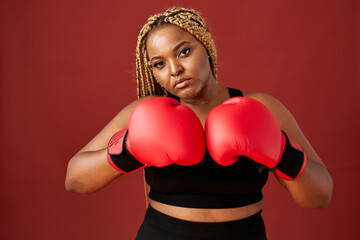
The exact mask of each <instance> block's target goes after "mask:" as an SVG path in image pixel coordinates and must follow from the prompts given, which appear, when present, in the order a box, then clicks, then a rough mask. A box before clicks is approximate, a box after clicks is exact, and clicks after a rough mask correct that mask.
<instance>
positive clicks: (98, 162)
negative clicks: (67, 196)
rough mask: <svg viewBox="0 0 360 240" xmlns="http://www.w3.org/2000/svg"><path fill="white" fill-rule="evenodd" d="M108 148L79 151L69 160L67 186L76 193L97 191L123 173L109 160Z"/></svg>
mask: <svg viewBox="0 0 360 240" xmlns="http://www.w3.org/2000/svg"><path fill="white" fill-rule="evenodd" d="M106 154H107V149H106V148H105V149H101V150H98V151H86V152H80V153H77V154H76V155H75V156H74V157H73V158H72V159H71V160H70V162H69V164H68V168H67V173H66V179H65V188H66V190H68V191H71V192H76V193H93V192H96V191H98V190H100V189H102V188H103V187H105V186H106V185H108V184H109V183H110V182H112V181H113V180H114V179H116V178H117V177H119V176H121V175H122V174H123V173H121V172H119V171H117V170H115V169H114V168H113V167H111V165H110V164H109V163H108V161H107V156H106Z"/></svg>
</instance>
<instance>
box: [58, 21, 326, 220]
mask: <svg viewBox="0 0 360 240" xmlns="http://www.w3.org/2000/svg"><path fill="white" fill-rule="evenodd" d="M146 46H147V53H148V58H149V59H150V61H151V68H152V70H153V73H154V75H155V77H156V79H157V81H158V82H159V83H160V85H161V86H162V87H163V88H165V89H166V90H167V91H168V92H171V93H173V94H174V95H177V96H178V97H180V102H181V104H184V105H186V106H188V107H190V108H191V109H192V110H193V111H194V112H195V113H196V114H197V116H198V117H199V119H200V121H201V123H202V124H203V126H204V125H205V120H206V117H207V115H208V113H209V112H210V111H211V110H212V109H213V108H214V107H215V106H217V105H219V104H221V103H222V102H224V101H225V100H226V99H229V98H230V96H229V94H228V91H227V88H225V87H223V86H221V85H219V84H218V82H217V81H216V80H215V78H214V76H213V75H212V72H211V68H210V63H209V59H208V54H207V51H206V49H205V47H204V46H203V45H202V44H201V43H200V42H199V41H197V40H196V39H195V38H194V37H193V36H192V35H190V34H189V33H187V32H186V31H184V30H182V29H180V28H179V27H176V26H174V25H170V24H165V25H162V26H160V27H157V28H155V29H153V30H152V31H151V32H150V34H149V36H148V39H147V42H146ZM243 94H244V96H246V97H250V98H253V99H256V100H258V101H260V102H262V103H263V104H264V105H265V106H266V107H268V108H269V110H270V111H271V112H272V113H273V115H274V116H275V118H276V119H277V121H278V123H279V125H280V127H281V129H282V130H284V131H285V132H286V133H287V134H288V136H290V137H291V138H292V139H294V140H295V141H296V142H297V143H298V144H300V145H301V146H302V147H303V148H304V151H305V153H306V155H307V165H306V167H305V169H304V172H303V173H302V175H301V176H300V177H299V178H298V179H297V180H295V181H286V180H283V179H279V178H277V179H278V180H279V183H280V184H281V185H282V186H283V187H284V188H285V189H286V190H287V191H288V192H289V194H290V196H291V197H292V198H293V199H294V201H295V202H296V203H297V204H299V205H300V206H302V207H305V208H325V207H327V206H328V205H329V203H330V200H331V195H332V187H333V186H332V179H331V177H330V175H329V173H328V171H327V169H326V167H325V165H324V164H323V162H322V161H321V159H320V158H319V156H318V155H317V154H316V152H315V150H314V149H313V148H312V146H311V144H310V143H309V142H308V140H307V139H306V137H305V136H304V134H303V133H302V131H301V129H300V127H299V126H298V124H297V122H296V120H295V119H294V117H293V116H292V115H291V113H290V112H289V111H288V110H287V109H286V107H285V106H284V105H283V104H282V103H280V102H279V101H278V100H277V99H276V98H274V97H272V96H270V95H268V94H264V93H250V92H249V93H248V92H243ZM151 97H153V96H148V97H144V98H141V99H138V100H136V101H134V102H132V103H130V104H129V105H128V106H127V107H125V108H124V109H123V110H121V111H120V113H119V114H118V115H117V116H116V117H115V118H114V119H113V120H111V121H110V122H109V123H108V124H107V125H106V126H105V127H104V129H103V130H102V131H101V132H100V133H99V134H98V135H97V136H95V137H94V139H93V140H91V141H90V142H89V143H88V144H87V145H86V146H85V147H84V148H83V149H82V150H80V151H79V152H78V153H77V154H76V155H75V156H74V157H73V158H72V159H71V160H70V162H69V164H68V170H67V176H66V181H65V186H66V189H67V190H68V191H72V192H77V193H92V192H96V191H98V190H100V189H101V188H103V187H105V186H106V185H108V184H109V183H110V182H112V181H113V180H115V179H116V178H118V177H119V176H121V175H122V173H120V172H118V171H116V170H115V169H114V168H112V167H111V166H110V164H109V163H108V162H107V159H106V147H107V144H108V141H109V139H110V138H111V136H112V135H113V134H114V133H116V132H117V131H119V130H120V129H122V128H125V127H126V126H127V124H128V119H129V116H130V113H131V111H132V110H133V109H134V107H135V106H136V105H137V104H138V103H139V102H141V101H143V100H144V99H147V98H151ZM95 173H96V174H95ZM150 204H151V205H152V206H153V207H154V208H155V209H157V210H158V211H161V212H163V213H165V214H168V215H170V216H173V217H176V218H180V219H184V220H189V221H199V222H222V221H231V220H237V219H241V218H245V217H248V216H251V215H253V214H254V213H256V212H258V211H259V210H260V209H261V207H262V202H261V201H260V202H258V203H255V204H252V205H249V206H245V207H241V208H234V209H192V208H181V207H175V206H170V205H166V204H162V203H158V202H155V201H153V200H150Z"/></svg>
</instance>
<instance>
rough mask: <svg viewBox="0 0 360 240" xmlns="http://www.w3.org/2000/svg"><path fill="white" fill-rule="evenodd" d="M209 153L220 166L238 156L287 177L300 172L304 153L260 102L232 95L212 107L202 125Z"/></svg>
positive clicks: (230, 162)
mask: <svg viewBox="0 0 360 240" xmlns="http://www.w3.org/2000/svg"><path fill="white" fill-rule="evenodd" d="M205 134H206V144H207V147H208V150H209V153H210V155H211V156H212V157H213V159H214V160H215V161H216V162H217V163H218V164H220V165H223V166H228V165H231V164H233V163H235V162H236V161H237V160H238V157H239V156H240V155H242V156H246V157H248V158H251V159H253V160H254V161H256V162H258V163H260V164H263V165H265V166H267V167H268V168H270V169H271V170H274V171H275V173H276V174H277V175H278V176H279V177H281V178H283V179H286V180H294V179H296V178H298V177H299V175H300V174H301V173H302V171H303V169H304V167H305V163H306V156H305V153H304V152H303V151H302V149H301V147H300V146H299V145H298V144H297V143H295V142H294V141H293V140H291V139H290V138H289V137H288V136H287V135H286V134H285V133H284V132H282V131H281V129H280V126H279V124H278V122H277V120H276V119H275V117H274V116H273V114H272V113H271V112H270V110H269V109H268V108H267V107H266V106H265V105H263V104H262V103H260V102H258V101H256V100H254V99H251V98H247V97H234V98H230V99H228V100H227V101H225V102H224V103H223V104H221V105H219V106H217V107H215V108H214V109H213V110H212V111H211V112H210V113H209V115H208V117H207V119H206V124H205Z"/></svg>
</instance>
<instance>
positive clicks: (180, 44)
mask: <svg viewBox="0 0 360 240" xmlns="http://www.w3.org/2000/svg"><path fill="white" fill-rule="evenodd" d="M187 43H190V42H189V41H182V42H181V43H179V44H178V45H176V46H175V47H174V50H173V51H174V52H175V51H177V50H178V49H179V48H181V47H182V46H183V45H185V44H187ZM161 58H162V57H160V56H155V57H152V58H151V59H150V62H151V61H153V60H156V59H161Z"/></svg>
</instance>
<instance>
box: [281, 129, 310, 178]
mask: <svg viewBox="0 0 360 240" xmlns="http://www.w3.org/2000/svg"><path fill="white" fill-rule="evenodd" d="M283 134H284V137H285V140H286V144H285V148H284V152H283V155H282V157H281V159H280V162H279V163H278V165H277V166H276V173H277V174H278V175H279V176H280V177H282V178H284V179H286V180H295V179H296V178H298V177H299V176H300V174H301V173H302V171H303V170H304V167H305V164H306V155H305V152H304V151H303V150H302V149H301V147H300V146H299V145H298V144H297V143H296V142H294V141H293V140H292V139H290V138H289V137H288V136H287V135H286V133H285V132H283Z"/></svg>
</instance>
